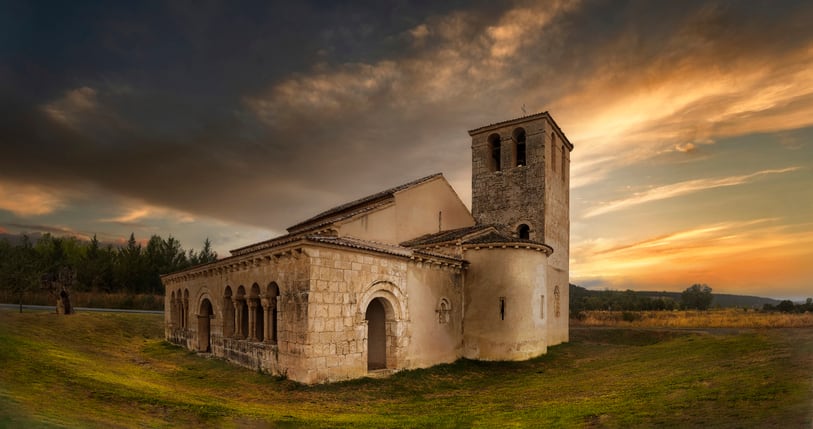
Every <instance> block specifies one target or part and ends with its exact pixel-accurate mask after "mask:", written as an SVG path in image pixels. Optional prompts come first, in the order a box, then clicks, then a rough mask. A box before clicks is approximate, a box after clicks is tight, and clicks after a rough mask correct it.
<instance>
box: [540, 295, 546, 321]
mask: <svg viewBox="0 0 813 429" xmlns="http://www.w3.org/2000/svg"><path fill="white" fill-rule="evenodd" d="M539 300H540V304H539V318H540V319H544V318H545V295H541V296H540V297H539Z"/></svg>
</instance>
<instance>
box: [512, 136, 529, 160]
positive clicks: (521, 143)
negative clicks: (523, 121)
mask: <svg viewBox="0 0 813 429" xmlns="http://www.w3.org/2000/svg"><path fill="white" fill-rule="evenodd" d="M513 137H514V165H515V166H517V167H521V166H523V165H526V164H527V160H526V156H525V128H521V127H520V128H517V129H516V130H514V135H513Z"/></svg>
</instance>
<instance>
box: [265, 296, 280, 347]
mask: <svg viewBox="0 0 813 429" xmlns="http://www.w3.org/2000/svg"><path fill="white" fill-rule="evenodd" d="M277 298H278V297H276V296H275V297H273V298H271V317H269V319H270V320H269V326H270V329H269V331H268V338H270V339H271V342H272V343H274V344H277V342H279V332H278V330H279V328H278V327H277V319H278V318H279V299H277Z"/></svg>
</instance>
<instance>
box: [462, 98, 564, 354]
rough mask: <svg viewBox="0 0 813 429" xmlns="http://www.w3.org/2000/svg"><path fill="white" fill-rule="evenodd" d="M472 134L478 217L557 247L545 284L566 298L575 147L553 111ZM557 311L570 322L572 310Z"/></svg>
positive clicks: (475, 213)
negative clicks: (568, 313) (552, 113)
mask: <svg viewBox="0 0 813 429" xmlns="http://www.w3.org/2000/svg"><path fill="white" fill-rule="evenodd" d="M469 135H470V136H471V139H472V140H471V154H472V198H471V211H472V215H473V216H474V219H475V220H476V221H477V223H478V224H497V225H500V226H501V227H502V228H504V229H505V230H508V231H510V232H511V233H512V234H513V235H514V236H515V237H516V238H518V239H527V240H531V241H535V242H541V243H544V244H547V245H548V246H550V247H551V248H553V254H551V255H550V257H549V258H548V266H547V269H546V280H545V282H546V283H547V284H548V287H549V289H550V290H551V291H557V292H556V293H559V294H561V295H563V296H566V294H567V291H568V287H569V286H568V285H569V257H570V152H571V151H572V150H573V145H572V144H571V143H570V141H569V140H568V139H567V137H566V136H565V134H564V132H562V130H561V128H559V126H558V125H557V124H556V122H555V121H554V120H553V118H552V117H551V115H550V114H549V113H548V112H542V113H537V114H534V115H529V116H524V117H521V118H517V119H512V120H508V121H504V122H499V123H496V124H492V125H487V126H484V127H480V128H476V129H473V130H471V131H469ZM551 293H554V292H551ZM563 301H564V302H567V300H566V299H565V300H563ZM556 311H564V312H565V314H564V317H563V319H564V320H566V319H567V313H566V312H567V307H565V308H564V310H556ZM565 331H566V329H565ZM565 335H566V334H565ZM552 340H555V339H552ZM564 340H565V341H566V337H565V338H564ZM554 343H555V341H554Z"/></svg>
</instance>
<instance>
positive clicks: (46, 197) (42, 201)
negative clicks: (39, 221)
mask: <svg viewBox="0 0 813 429" xmlns="http://www.w3.org/2000/svg"><path fill="white" fill-rule="evenodd" d="M64 205H65V201H64V199H63V197H61V196H60V195H59V193H58V192H57V191H56V190H53V189H50V188H46V187H43V186H38V185H26V184H18V183H12V182H0V210H7V211H10V212H12V213H14V214H15V215H17V216H40V215H45V214H48V213H52V212H54V211H55V210H57V209H59V208H61V207H63V206H64Z"/></svg>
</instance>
